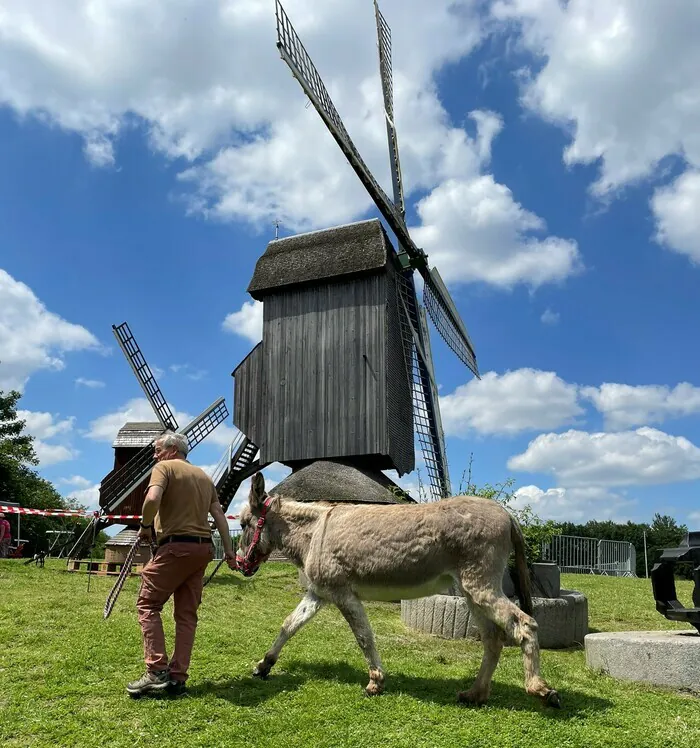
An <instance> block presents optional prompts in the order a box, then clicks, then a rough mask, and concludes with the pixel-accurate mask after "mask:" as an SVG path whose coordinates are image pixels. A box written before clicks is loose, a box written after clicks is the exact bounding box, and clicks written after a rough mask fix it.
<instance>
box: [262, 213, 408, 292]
mask: <svg viewBox="0 0 700 748" xmlns="http://www.w3.org/2000/svg"><path fill="white" fill-rule="evenodd" d="M392 252H393V248H392V245H391V242H390V241H389V237H388V236H387V235H386V232H385V231H384V228H383V227H382V224H381V222H380V221H379V220H378V219H376V218H373V219H371V220H369V221H359V222H357V223H349V224H346V225H344V226H335V227H333V228H330V229H323V230H321V231H310V232H308V233H305V234H297V235H296V236H288V237H285V238H283V239H275V240H274V241H271V242H270V243H269V244H268V245H267V248H266V249H265V254H263V255H262V257H260V258H259V259H258V262H257V264H256V266H255V272H254V273H253V278H252V279H251V281H250V285H249V286H248V293H249V294H250V295H251V296H252V297H253V298H254V299H258V300H261V299H262V298H263V297H264V295H265V294H266V293H267V292H272V291H276V290H278V289H280V288H281V287H283V286H296V285H301V284H310V283H313V282H314V281H320V280H326V279H329V278H338V277H341V276H347V275H362V274H369V273H375V272H378V271H380V270H381V269H382V268H384V267H385V266H386V264H387V262H388V260H389V258H390V256H391V253H392Z"/></svg>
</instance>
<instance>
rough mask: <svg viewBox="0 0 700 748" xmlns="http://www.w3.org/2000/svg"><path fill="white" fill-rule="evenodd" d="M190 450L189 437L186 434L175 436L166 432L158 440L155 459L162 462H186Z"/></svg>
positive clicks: (170, 432)
mask: <svg viewBox="0 0 700 748" xmlns="http://www.w3.org/2000/svg"><path fill="white" fill-rule="evenodd" d="M189 450H190V445H189V443H188V441H187V437H186V436H185V435H184V434H175V433H173V432H172V431H166V432H165V433H164V434H163V436H161V437H159V438H158V439H156V446H155V458H156V461H157V462H160V461H161V460H184V459H185V458H186V457H187V453H188V452H189Z"/></svg>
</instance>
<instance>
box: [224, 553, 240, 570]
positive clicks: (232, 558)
mask: <svg viewBox="0 0 700 748" xmlns="http://www.w3.org/2000/svg"><path fill="white" fill-rule="evenodd" d="M224 558H225V559H226V563H227V564H228V568H229V569H233V571H236V570H237V565H236V554H235V552H234V551H226V553H224Z"/></svg>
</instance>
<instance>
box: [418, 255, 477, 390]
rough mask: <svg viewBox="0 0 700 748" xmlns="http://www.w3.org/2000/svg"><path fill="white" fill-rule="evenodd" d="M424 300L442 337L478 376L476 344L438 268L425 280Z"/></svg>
mask: <svg viewBox="0 0 700 748" xmlns="http://www.w3.org/2000/svg"><path fill="white" fill-rule="evenodd" d="M423 300H424V301H425V306H426V308H427V310H428V314H429V315H430V319H432V321H433V324H434V325H435V329H436V330H437V331H438V332H439V333H440V335H441V337H442V339H443V340H444V341H445V342H446V343H447V345H449V347H450V348H451V349H452V350H453V351H454V353H455V354H457V356H458V357H459V359H460V360H461V361H462V363H464V364H466V365H467V366H468V367H469V369H470V370H471V371H472V372H473V373H474V375H475V376H477V377H478V376H479V366H478V365H477V363H476V353H475V351H474V346H473V344H472V341H471V339H470V337H469V333H468V332H467V328H466V327H465V326H464V322H462V318H461V317H460V315H459V312H458V311H457V307H456V306H455V303H454V301H452V297H451V296H450V292H449V291H448V290H447V286H445V284H444V283H443V281H442V278H441V277H440V273H438V271H437V268H431V270H430V275H429V276H428V277H427V278H426V280H425V286H424V287H423Z"/></svg>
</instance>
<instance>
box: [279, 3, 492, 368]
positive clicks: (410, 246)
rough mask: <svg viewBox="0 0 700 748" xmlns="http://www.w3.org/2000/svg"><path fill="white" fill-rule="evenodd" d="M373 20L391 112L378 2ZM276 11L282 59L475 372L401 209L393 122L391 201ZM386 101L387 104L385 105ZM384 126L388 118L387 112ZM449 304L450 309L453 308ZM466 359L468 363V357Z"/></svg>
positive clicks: (470, 350)
mask: <svg viewBox="0 0 700 748" xmlns="http://www.w3.org/2000/svg"><path fill="white" fill-rule="evenodd" d="M376 12H377V14H378V15H377V23H378V34H379V48H380V67H381V70H382V89H383V91H384V106H385V109H386V110H387V111H390V112H391V113H392V114H393V110H394V105H393V90H392V83H391V81H392V78H391V75H390V74H389V75H388V77H387V73H388V72H390V67H391V54H390V53H391V46H390V42H391V35H390V33H389V35H388V37H387V35H386V31H387V30H388V25H387V23H386V21H385V20H384V18H383V16H381V13H379V9H378V7H377V9H376ZM275 13H276V17H277V48H278V49H279V51H280V55H281V56H282V59H283V60H284V61H285V62H286V63H287V65H288V66H289V69H290V70H291V71H292V75H294V77H295V78H296V79H297V80H298V81H299V84H300V85H301V87H302V89H303V90H304V92H305V93H306V95H307V96H308V97H309V100H310V101H311V103H312V104H313V105H314V108H315V109H316V111H317V112H318V114H319V115H320V117H321V119H322V120H323V121H324V123H325V124H326V127H328V129H329V130H330V133H331V135H332V136H333V137H334V139H335V141H336V142H337V143H338V145H339V146H340V149H341V151H342V152H343V154H344V155H345V157H346V158H347V159H348V161H349V162H350V165H351V166H352V168H353V169H354V170H355V173H356V174H357V176H358V177H359V178H360V181H361V182H362V184H364V186H365V189H366V190H367V192H369V194H370V196H371V198H372V199H373V200H374V202H375V204H376V206H377V208H378V209H379V212H380V213H381V214H382V216H383V217H384V219H385V220H386V222H387V223H388V225H389V226H390V227H391V230H392V231H393V232H394V234H395V235H396V238H397V239H398V242H399V244H400V245H401V248H402V249H403V251H404V252H405V253H406V254H407V255H408V257H409V258H410V266H411V267H413V268H415V269H416V270H418V272H419V273H420V274H421V275H422V276H423V278H424V280H425V287H426V288H428V289H429V294H432V296H433V299H432V301H434V303H433V306H432V311H431V307H430V306H429V307H428V312H429V314H430V317H431V319H432V320H433V323H434V324H435V326H436V327H437V328H438V331H439V332H440V334H441V335H442V336H443V338H445V340H446V341H447V342H448V345H449V346H450V348H452V350H453V351H454V352H455V353H456V354H457V355H458V356H459V358H460V359H461V360H462V361H463V362H464V363H465V364H467V366H468V367H469V368H470V369H471V370H472V371H473V372H474V373H475V374H476V375H477V376H478V368H477V366H476V357H475V355H474V347H473V345H472V343H471V340H470V339H469V336H468V335H467V334H466V330H465V328H464V324H463V323H462V322H461V319H460V317H459V314H458V313H457V312H456V309H455V307H454V302H453V301H452V299H451V298H450V296H449V294H447V293H446V291H447V289H446V288H445V287H444V284H438V283H435V282H434V280H433V279H432V277H431V271H430V269H429V268H428V256H427V255H426V253H425V252H424V251H423V250H422V249H420V248H419V247H417V246H416V244H415V243H414V242H413V240H412V239H411V237H410V235H409V233H408V229H407V228H406V223H405V220H404V215H403V188H402V185H401V172H400V167H399V161H398V144H397V140H396V132H395V128H394V121H393V117H391V125H390V127H389V141H390V151H391V161H392V179H393V180H394V181H395V189H394V195H395V201H394V202H392V201H391V199H390V198H389V197H388V195H387V194H386V192H384V190H383V189H382V188H381V186H380V185H379V183H378V182H377V180H376V179H375V178H374V176H373V175H372V173H371V172H370V170H369V168H368V166H367V164H366V163H365V162H364V160H363V159H362V156H360V153H359V151H358V150H357V148H356V147H355V144H354V143H353V142H352V139H351V138H350V136H349V135H348V132H347V130H346V129H345V125H344V124H343V121H342V120H341V118H340V115H339V114H338V110H337V109H336V108H335V105H334V104H333V101H332V100H331V97H330V95H329V94H328V91H327V90H326V87H325V85H324V84H323V81H322V80H321V76H320V75H319V73H318V70H316V67H315V65H314V64H313V62H312V60H311V58H310V57H309V54H308V52H307V51H306V49H305V48H304V45H303V44H302V42H301V39H299V36H298V35H297V33H296V31H295V30H294V27H293V26H292V23H291V21H290V20H289V17H288V16H287V13H286V12H285V10H284V8H283V7H282V3H281V2H280V0H275ZM387 102H388V103H389V107H388V109H387ZM387 125H388V126H389V118H388V117H387ZM452 310H454V311H452ZM470 362H471V363H470Z"/></svg>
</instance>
